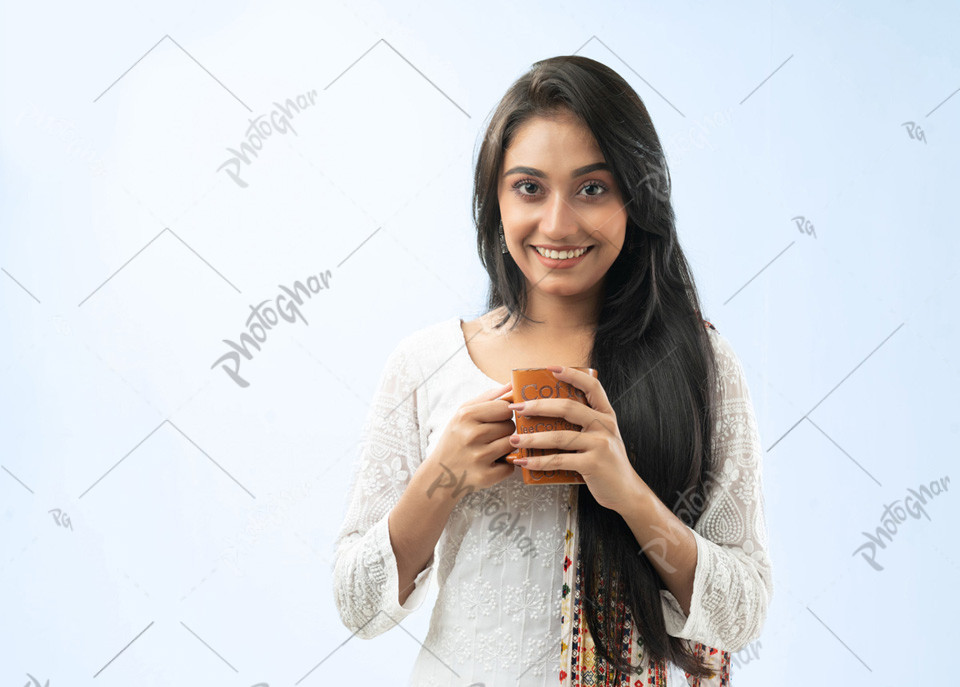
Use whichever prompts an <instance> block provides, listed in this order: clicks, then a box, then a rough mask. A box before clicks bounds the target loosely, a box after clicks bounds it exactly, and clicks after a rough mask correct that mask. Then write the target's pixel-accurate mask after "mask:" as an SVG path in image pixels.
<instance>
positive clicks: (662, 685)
mask: <svg viewBox="0 0 960 687" xmlns="http://www.w3.org/2000/svg"><path fill="white" fill-rule="evenodd" d="M578 492H579V486H574V487H572V488H571V489H570V494H571V496H570V502H569V504H568V506H567V526H566V534H565V541H564V552H563V596H562V599H561V602H560V612H561V616H560V623H561V638H562V639H561V644H560V649H561V653H560V685H561V687H588V686H589V687H594V686H596V687H601V686H603V687H643V686H644V685H653V686H654V687H666V686H667V665H666V661H665V660H660V661H652V662H651V661H649V660H647V659H646V658H644V655H643V652H642V650H641V649H642V641H641V639H640V636H639V633H638V632H637V628H636V626H635V625H634V624H633V622H631V620H630V612H629V610H627V611H625V613H624V616H625V622H624V623H623V624H621V626H620V628H619V633H618V634H619V636H620V644H621V647H622V648H623V649H624V650H628V651H629V656H630V661H631V662H632V663H634V664H637V663H640V662H641V661H642V662H643V664H644V668H643V670H642V671H641V672H640V673H635V674H633V675H630V676H621V677H620V678H619V679H616V678H614V676H613V675H610V674H608V673H607V667H606V665H605V662H604V661H598V660H597V656H596V649H595V646H594V643H593V639H592V637H591V636H590V630H589V629H588V627H587V619H586V616H585V615H584V613H583V594H582V589H583V578H582V574H583V571H582V568H583V566H582V565H581V563H580V557H579V555H578V554H579V551H580V547H579V537H578V536H577V534H576V531H575V528H574V527H573V525H574V523H573V518H575V517H576V507H575V506H576V502H577V494H578ZM602 594H603V592H602V586H601V589H600V596H599V598H598V599H597V602H598V603H602V601H603V595H602ZM571 606H572V608H571ZM620 609H621V611H623V605H622V603H621V606H620ZM601 619H602V616H601ZM692 645H693V649H694V653H695V655H696V656H697V657H698V658H702V657H703V656H704V652H705V651H706V652H709V658H708V659H707V661H706V663H707V665H709V666H710V667H711V668H712V669H713V670H714V674H713V677H710V678H693V677H692V676H691V675H690V674H689V673H687V672H686V671H684V674H685V675H686V677H687V683H688V685H689V687H728V686H729V684H730V652H728V651H721V650H718V649H714V648H712V647H708V646H706V645H704V644H701V643H699V642H693V643H692Z"/></svg>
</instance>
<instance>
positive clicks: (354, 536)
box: [333, 342, 434, 639]
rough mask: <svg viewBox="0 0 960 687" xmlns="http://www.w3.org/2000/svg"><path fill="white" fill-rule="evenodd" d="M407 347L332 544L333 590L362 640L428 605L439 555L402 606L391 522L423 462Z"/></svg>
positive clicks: (378, 397)
mask: <svg viewBox="0 0 960 687" xmlns="http://www.w3.org/2000/svg"><path fill="white" fill-rule="evenodd" d="M409 363H410V361H409V359H408V354H407V353H406V352H405V348H404V346H403V345H402V342H401V345H399V346H398V347H397V348H396V349H394V351H393V352H392V353H391V354H390V356H389V357H388V358H387V362H386V364H385V366H384V368H383V372H382V373H381V376H380V383H379V386H378V388H377V391H376V393H375V394H374V397H373V403H372V405H371V407H370V410H369V411H368V413H367V417H366V420H365V423H364V425H363V429H362V432H361V437H362V438H361V448H360V456H359V462H358V465H357V467H356V477H355V481H354V483H353V486H352V488H351V492H350V500H349V507H348V510H347V515H346V518H345V519H344V522H343V525H342V527H341V529H340V533H339V534H338V536H337V539H336V542H335V544H334V547H335V550H336V553H335V560H334V564H333V592H334V600H335V602H336V605H337V610H338V612H339V613H340V619H341V620H342V621H343V624H344V625H346V626H347V628H349V629H350V630H351V631H353V632H355V633H356V635H357V636H359V637H362V638H364V639H369V638H371V637H376V636H377V635H379V634H381V633H383V632H385V631H386V630H389V629H390V628H391V627H393V626H394V625H395V624H396V623H398V622H400V620H402V619H403V618H404V617H406V616H407V615H409V614H410V613H411V612H413V611H414V610H416V609H417V608H418V607H419V606H420V605H421V604H422V603H423V600H424V597H425V595H426V590H427V587H428V585H429V580H430V576H431V573H432V570H433V564H434V556H431V557H430V560H429V561H428V563H427V566H426V567H425V568H424V569H423V570H422V571H421V572H420V573H419V574H418V575H417V577H416V578H415V580H414V584H415V587H414V589H413V591H412V592H411V593H410V596H409V597H408V598H407V599H406V601H405V602H404V604H403V605H402V606H401V605H400V604H399V602H398V595H399V591H400V588H399V574H398V571H397V559H396V556H395V554H394V552H393V546H392V545H391V543H390V533H389V531H388V528H387V517H388V516H389V514H390V511H391V510H392V509H393V507H394V505H396V503H397V501H398V500H399V499H400V495H401V494H402V493H403V490H404V489H405V488H406V486H407V484H408V483H409V482H410V477H411V475H412V473H413V471H414V470H416V468H417V467H418V466H419V465H420V463H421V461H422V456H421V448H420V422H419V420H418V416H417V409H418V405H419V403H418V402H419V401H420V395H419V391H418V389H419V387H420V385H419V382H418V380H417V378H416V376H415V375H414V374H413V373H412V372H411V369H412V367H413V366H411V365H410V364H409Z"/></svg>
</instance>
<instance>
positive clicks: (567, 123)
mask: <svg viewBox="0 0 960 687" xmlns="http://www.w3.org/2000/svg"><path fill="white" fill-rule="evenodd" d="M600 160H603V155H601V154H600V147H599V146H598V145H597V141H596V139H595V138H594V137H593V134H592V133H591V131H590V129H588V128H587V126H586V125H585V124H584V123H583V122H581V121H580V120H579V119H577V118H576V117H574V116H573V115H572V114H560V115H555V116H550V117H544V116H536V117H531V118H530V119H528V120H527V121H525V122H524V123H523V124H521V125H520V126H519V127H518V128H517V130H516V131H515V132H514V136H513V140H512V141H511V142H510V146H509V147H508V148H507V150H506V151H505V153H504V164H505V165H511V164H533V163H535V162H537V163H538V164H537V166H541V165H545V166H550V165H551V164H552V165H555V166H556V167H557V168H558V169H562V168H564V167H570V168H571V169H573V168H575V167H579V166H582V165H584V164H588V163H590V162H597V161H600ZM541 168H542V166H541Z"/></svg>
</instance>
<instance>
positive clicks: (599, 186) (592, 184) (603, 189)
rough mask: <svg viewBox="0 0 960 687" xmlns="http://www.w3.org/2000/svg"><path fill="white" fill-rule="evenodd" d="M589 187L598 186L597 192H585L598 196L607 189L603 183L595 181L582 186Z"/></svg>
mask: <svg viewBox="0 0 960 687" xmlns="http://www.w3.org/2000/svg"><path fill="white" fill-rule="evenodd" d="M591 187H593V188H598V189H600V191H598V192H596V193H588V194H587V195H588V196H599V195H602V194H603V193H604V192H605V191H606V190H607V187H606V186H604V185H603V184H597V183H594V182H591V183H589V184H587V185H586V186H584V187H583V188H584V189H588V188H591Z"/></svg>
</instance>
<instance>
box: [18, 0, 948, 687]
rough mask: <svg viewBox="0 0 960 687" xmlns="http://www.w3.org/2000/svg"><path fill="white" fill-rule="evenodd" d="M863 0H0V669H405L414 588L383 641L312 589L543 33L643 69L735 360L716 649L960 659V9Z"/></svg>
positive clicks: (475, 266) (157, 674) (917, 670)
mask: <svg viewBox="0 0 960 687" xmlns="http://www.w3.org/2000/svg"><path fill="white" fill-rule="evenodd" d="M859 5H860V6H858V7H853V6H850V7H839V6H838V5H837V4H836V3H830V2H823V1H820V2H808V3H803V5H802V6H801V5H799V4H793V3H791V4H790V5H789V6H788V3H769V2H749V3H738V4H737V5H736V6H735V7H722V8H721V7H717V6H715V5H714V4H712V3H706V2H686V3H674V4H672V6H671V7H669V8H665V7H661V6H660V5H659V4H655V3H625V2H624V3H614V2H597V3H572V2H562V3H557V2H553V3H546V2H522V3H516V2H487V3H482V4H476V5H474V6H471V7H468V6H466V5H457V6H452V5H450V6H448V5H446V4H444V3H439V2H411V3H406V4H402V5H401V4H377V3H374V2H368V1H365V0H360V1H359V2H354V1H351V2H349V3H340V2H336V3H333V2H322V3H316V2H313V3H308V2H303V3H294V2H269V3H268V2H258V3H249V4H245V5H243V4H236V5H231V4H226V3H192V2H191V3H188V2H184V1H182V0H179V1H175V2H167V3H151V4H143V5H142V6H140V7H134V6H132V5H130V4H129V3H118V2H117V3H102V2H100V3H94V4H92V5H91V4H89V3H88V4H84V5H83V6H77V5H75V4H72V3H63V2H61V3H16V4H14V3H11V2H4V3H3V9H2V16H0V70H2V71H0V102H2V105H0V152H2V161H0V353H2V356H0V398H2V407H0V411H2V412H0V684H2V685H4V686H6V685H12V686H15V687H21V686H23V685H28V686H29V687H42V686H44V685H46V686H47V687H61V686H66V685H71V686H75V685H100V686H102V687H120V686H127V685H138V686H140V685H230V686H236V687H251V686H252V685H269V686H270V687H281V686H299V685H302V686H303V687H320V686H325V685H333V684H362V685H373V684H403V683H405V681H406V678H407V675H408V674H409V672H410V669H411V666H412V664H413V661H414V658H415V655H416V652H417V651H418V650H419V648H420V647H419V644H418V642H419V641H420V640H421V639H422V638H423V637H424V636H425V634H426V630H427V623H428V620H429V614H430V609H431V607H432V605H433V599H434V598H435V592H432V594H431V596H430V597H429V598H428V600H427V601H426V603H425V605H424V606H423V607H422V608H421V609H420V610H419V611H418V612H417V613H415V614H413V615H412V616H411V617H409V618H408V619H407V620H405V621H404V622H403V623H402V625H401V627H400V628H394V629H393V630H391V631H390V632H388V633H386V634H384V635H381V636H380V637H378V638H376V639H373V640H361V639H356V638H352V639H351V636H350V633H349V632H348V631H347V630H346V629H345V628H344V626H343V625H342V624H341V622H340V620H339V617H338V615H337V612H336V609H335V607H334V603H333V594H332V586H331V573H332V565H333V540H334V537H335V536H336V533H337V530H338V529H339V527H340V524H341V522H342V519H343V516H344V514H345V509H346V498H347V494H348V488H349V485H350V482H351V480H352V478H353V471H354V466H355V461H356V458H357V455H358V446H359V440H360V436H359V431H360V426H361V424H362V421H363V419H364V417H365V415H366V413H367V411H368V408H369V403H370V399H371V396H372V394H373V392H374V390H375V388H376V385H377V382H378V379H379V375H380V372H381V370H382V367H383V364H384V362H385V360H386V356H387V354H388V353H389V352H390V351H391V350H392V349H393V348H394V346H395V345H396V344H397V342H398V341H399V340H400V339H401V338H402V337H403V336H405V335H407V334H409V333H410V332H412V331H414V330H416V329H419V328H421V327H424V326H427V325H429V324H432V323H435V322H437V321H439V320H442V319H447V318H450V317H454V316H457V315H459V316H461V317H463V318H464V319H472V318H473V317H476V316H477V315H479V314H480V313H481V312H482V310H483V304H484V298H485V294H486V281H487V279H486V275H485V273H484V272H483V270H482V268H481V266H480V263H479V260H478V257H477V255H476V248H475V231H474V228H473V226H472V221H471V213H470V194H471V184H472V181H473V167H472V165H473V161H474V156H475V151H476V149H477V147H478V145H479V142H480V139H481V137H482V134H483V131H484V126H485V124H486V123H487V119H488V117H489V115H490V114H491V112H492V109H493V108H494V106H495V105H496V103H497V101H498V100H499V98H500V97H501V96H502V95H503V93H504V91H505V90H506V88H507V87H508V86H509V85H510V83H511V82H512V81H513V80H514V79H515V78H517V77H518V76H519V75H520V74H521V73H523V72H524V71H526V69H527V68H528V67H529V66H530V64H531V63H532V62H534V61H536V60H538V59H542V58H545V57H550V56H554V55H562V54H578V55H585V56H588V57H591V58H594V59H596V60H599V61H602V62H604V63H606V64H608V65H609V66H610V67H612V68H613V69H615V70H616V71H618V72H619V73H620V74H621V75H623V76H624V78H626V79H627V80H628V81H629V82H630V84H631V85H632V86H633V87H634V88H635V89H636V91H637V92H638V93H639V94H640V96H641V97H642V98H643V100H644V102H645V103H646V106H647V108H648V110H649V112H650V114H651V116H652V118H653V121H654V124H655V125H656V127H657V130H658V132H659V134H660V137H661V140H662V141H663V143H664V146H665V148H666V151H667V156H668V163H669V165H670V170H671V174H672V178H673V187H674V193H673V200H674V203H675V207H676V212H677V217H678V230H679V234H680V237H681V242H682V246H683V248H684V250H685V251H686V254H687V256H688V258H689V259H690V261H691V263H692V267H693V269H694V270H695V277H696V279H697V283H698V286H699V288H700V293H701V295H702V297H703V301H704V308H705V309H704V315H705V316H706V317H707V319H709V320H711V321H712V322H713V323H714V324H715V325H716V327H717V328H718V329H719V331H720V332H721V333H722V334H723V335H724V336H726V337H727V338H728V339H729V340H730V342H731V343H732V345H733V347H734V349H735V350H736V352H737V353H738V355H739V356H740V358H741V361H742V362H743V365H744V369H745V372H746V374H747V377H748V381H749V384H750V389H751V393H752V396H753V401H754V406H755V409H756V413H757V417H758V421H759V426H760V433H761V438H762V442H763V446H764V456H763V461H764V467H763V470H764V493H765V502H766V509H767V523H768V528H769V533H770V547H771V556H772V558H773V562H774V576H775V578H774V581H775V587H776V591H775V595H774V598H773V602H772V605H771V607H770V611H769V615H768V618H767V622H766V626H765V630H764V633H763V636H762V637H761V638H760V639H759V640H758V641H756V642H754V643H753V644H752V645H751V646H750V647H749V649H748V650H744V651H741V652H740V653H738V654H737V655H736V658H735V666H734V684H735V685H737V686H738V687H745V686H747V685H764V686H767V685H785V686H786V685H806V684H810V680H815V681H816V682H817V683H818V684H831V685H884V686H890V687H892V686H893V685H898V684H902V682H903V681H907V682H909V683H910V684H946V683H947V682H948V681H949V680H950V679H953V678H950V677H945V675H947V673H946V672H945V671H947V670H949V668H948V665H947V664H948V662H949V661H950V660H951V659H952V657H953V650H952V648H953V647H955V646H956V645H957V643H958V641H960V632H958V625H957V622H956V616H957V613H958V610H960V609H958V601H957V598H958V596H957V592H956V588H955V586H954V583H952V582H951V580H953V581H955V580H956V579H957V577H958V574H960V553H958V551H957V547H956V544H957V535H956V532H955V529H954V527H955V523H957V521H958V516H960V503H958V497H957V494H956V492H957V491H958V490H960V485H958V484H956V482H955V483H954V484H950V482H949V479H950V478H953V479H954V481H955V480H956V479H957V474H956V466H957V454H958V451H957V441H958V436H957V434H958V428H960V420H958V418H957V411H958V409H960V408H958V403H957V401H956V392H955V389H956V387H957V383H958V381H960V365H958V362H957V358H956V356H955V351H956V341H957V337H958V334H960V332H958V325H957V315H958V309H957V307H956V301H955V296H956V294H957V293H958V287H960V280H958V272H957V263H958V260H960V239H958V233H957V229H958V226H957V219H956V216H957V215H956V205H955V204H956V198H957V195H956V194H957V180H958V178H960V162H958V159H960V158H958V151H960V94H958V90H960V47H958V46H960V44H958V42H957V40H956V31H957V26H958V25H960V7H958V6H957V5H956V4H954V3H947V2H943V3H939V4H935V3H920V2H916V3H889V2H888V3H869V4H867V3H860V4H859ZM285 111H286V112H285ZM243 143H247V144H248V145H249V146H253V147H254V148H255V154H253V155H250V154H247V160H246V161H244V160H242V159H240V158H239V157H238V156H237V153H243V152H244V151H243V150H242V148H241V145H242V144H243ZM298 281H299V282H300V283H301V284H302V285H304V286H305V287H307V290H308V293H305V295H304V296H303V303H302V304H301V305H300V306H298V309H297V311H296V312H294V311H292V310H291V311H290V312H287V313H285V315H286V317H284V318H282V319H281V318H278V317H276V316H274V317H273V318H272V319H273V322H272V323H268V324H270V325H271V326H269V327H263V328H262V329H257V326H260V325H257V326H254V331H255V333H256V334H258V335H259V336H260V337H261V339H262V341H261V342H259V345H260V349H259V350H255V349H251V350H252V354H251V356H250V357H249V358H241V357H240V356H237V355H235V356H233V357H232V358H231V357H230V356H229V353H230V352H231V351H233V350H234V349H233V348H231V346H230V345H229V344H228V343H227V341H235V342H239V337H240V334H241V333H243V332H247V331H249V330H248V327H249V326H250V325H251V324H256V323H258V322H259V320H258V319H256V316H255V315H251V307H256V306H258V305H259V304H261V303H264V302H266V303H267V305H270V304H273V303H275V302H276V299H277V298H278V297H279V296H281V295H282V294H285V293H286V289H293V288H295V284H296V282H298ZM274 313H275V315H276V312H275V311H274ZM251 317H253V318H254V319H252V320H250V318H251ZM450 353H451V354H453V353H454V351H450ZM224 355H227V357H226V358H223V356H224ZM218 361H221V363H223V361H226V367H224V365H223V364H221V363H218ZM228 368H229V369H228ZM931 482H935V483H936V484H937V485H938V487H937V489H935V490H932V491H931V493H930V496H929V497H928V498H927V499H926V500H927V502H926V504H925V505H924V506H923V509H924V510H923V512H919V511H916V510H914V511H913V513H912V514H911V513H910V512H908V511H907V509H906V508H905V506H906V504H907V503H908V502H907V497H908V496H910V495H911V491H910V490H914V491H919V490H920V489H921V487H922V486H926V487H927V488H928V489H929V488H930V484H931ZM940 485H943V486H940ZM944 487H945V488H944ZM934 491H939V494H934V493H933V492H934ZM909 503H912V501H910V502H909ZM887 506H891V507H890V508H889V509H888V510H887ZM877 528H886V529H887V531H890V532H893V533H894V534H893V535H892V536H891V537H889V538H888V539H884V540H883V542H884V546H883V547H882V548H879V547H878V548H877V550H876V552H875V555H873V556H872V560H873V562H872V563H871V562H870V561H868V560H867V558H865V557H864V556H863V554H862V551H863V549H860V547H862V546H863V545H864V544H865V543H867V542H869V541H870V538H869V537H868V534H870V535H872V536H874V537H876V536H877V534H876V532H877ZM865 533H866V534H865ZM858 549H860V551H859V552H858ZM520 672H521V671H520V669H518V674H519V673H520ZM487 687H492V686H490V685H488V686H487Z"/></svg>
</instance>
